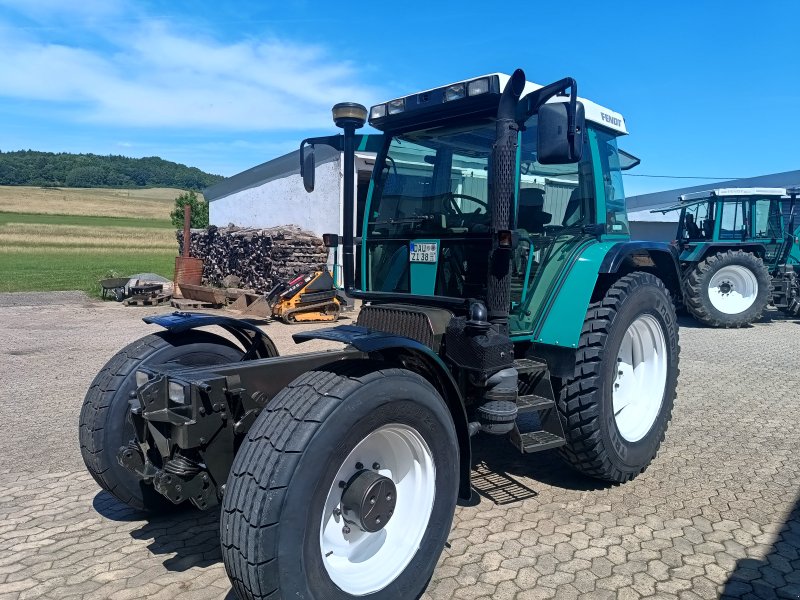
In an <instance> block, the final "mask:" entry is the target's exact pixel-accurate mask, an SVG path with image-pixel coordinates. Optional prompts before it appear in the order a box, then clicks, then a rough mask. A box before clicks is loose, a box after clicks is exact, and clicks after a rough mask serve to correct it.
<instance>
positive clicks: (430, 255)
mask: <svg viewBox="0 0 800 600" xmlns="http://www.w3.org/2000/svg"><path fill="white" fill-rule="evenodd" d="M438 255H439V244H437V243H436V242H432V243H431V242H424V243H415V242H411V244H410V245H409V260H410V261H411V262H422V263H435V262H436V257H437V256H438Z"/></svg>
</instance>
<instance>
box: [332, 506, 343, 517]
mask: <svg viewBox="0 0 800 600" xmlns="http://www.w3.org/2000/svg"><path fill="white" fill-rule="evenodd" d="M333 516H334V517H341V516H342V509H340V508H339V507H338V506H337V507H336V508H334V509H333Z"/></svg>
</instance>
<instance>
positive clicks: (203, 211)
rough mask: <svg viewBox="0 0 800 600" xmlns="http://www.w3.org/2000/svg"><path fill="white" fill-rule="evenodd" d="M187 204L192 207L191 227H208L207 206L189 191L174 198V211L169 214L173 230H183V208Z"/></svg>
mask: <svg viewBox="0 0 800 600" xmlns="http://www.w3.org/2000/svg"><path fill="white" fill-rule="evenodd" d="M187 204H188V205H189V206H191V207H192V222H191V226H192V227H193V228H195V229H202V228H205V227H208V204H207V203H206V202H204V201H202V200H200V198H198V197H197V194H195V193H194V192H191V191H190V192H186V193H185V194H181V195H180V196H178V197H177V198H175V209H174V210H173V211H172V212H171V213H170V214H169V216H170V219H172V224H173V225H174V226H175V228H176V229H182V228H183V207H184V206H185V205H187Z"/></svg>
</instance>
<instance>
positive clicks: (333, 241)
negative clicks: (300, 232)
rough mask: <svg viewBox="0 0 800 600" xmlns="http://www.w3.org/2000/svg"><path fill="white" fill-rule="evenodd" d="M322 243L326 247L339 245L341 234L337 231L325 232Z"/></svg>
mask: <svg viewBox="0 0 800 600" xmlns="http://www.w3.org/2000/svg"><path fill="white" fill-rule="evenodd" d="M322 245H323V246H325V247H326V248H336V247H338V246H339V236H338V234H335V233H323V234H322Z"/></svg>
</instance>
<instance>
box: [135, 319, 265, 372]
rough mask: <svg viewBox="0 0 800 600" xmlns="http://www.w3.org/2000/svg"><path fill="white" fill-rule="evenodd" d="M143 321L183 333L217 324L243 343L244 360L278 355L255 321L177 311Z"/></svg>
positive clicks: (173, 331) (172, 331)
mask: <svg viewBox="0 0 800 600" xmlns="http://www.w3.org/2000/svg"><path fill="white" fill-rule="evenodd" d="M142 321H144V322H145V323H148V324H153V325H160V326H161V327H163V328H164V329H166V330H167V331H169V332H171V333H182V332H184V331H189V330H190V329H197V328H198V327H207V326H209V325H217V326H219V327H221V328H222V329H224V330H225V331H227V332H228V333H230V334H231V335H232V336H233V337H235V338H236V340H237V341H238V342H239V343H240V344H242V346H243V347H244V350H245V355H244V357H243V358H242V360H251V359H254V358H271V357H273V356H278V349H277V348H276V347H275V343H274V342H273V341H272V340H271V339H270V337H269V336H268V335H267V334H266V333H264V332H263V331H262V330H261V329H260V328H259V327H257V326H256V325H254V324H253V323H250V322H249V321H244V320H242V319H234V318H233V317H223V316H220V315H207V314H204V313H189V312H181V311H175V312H173V313H171V314H167V315H154V316H152V317H143V318H142Z"/></svg>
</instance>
